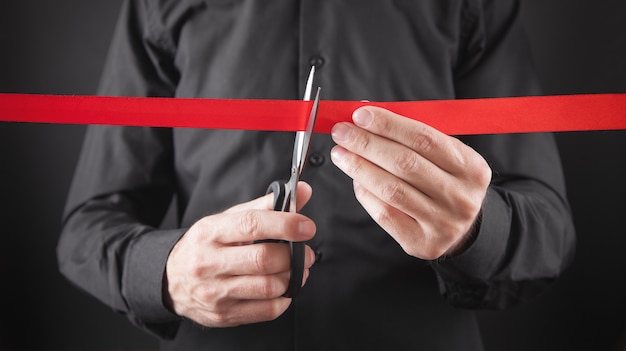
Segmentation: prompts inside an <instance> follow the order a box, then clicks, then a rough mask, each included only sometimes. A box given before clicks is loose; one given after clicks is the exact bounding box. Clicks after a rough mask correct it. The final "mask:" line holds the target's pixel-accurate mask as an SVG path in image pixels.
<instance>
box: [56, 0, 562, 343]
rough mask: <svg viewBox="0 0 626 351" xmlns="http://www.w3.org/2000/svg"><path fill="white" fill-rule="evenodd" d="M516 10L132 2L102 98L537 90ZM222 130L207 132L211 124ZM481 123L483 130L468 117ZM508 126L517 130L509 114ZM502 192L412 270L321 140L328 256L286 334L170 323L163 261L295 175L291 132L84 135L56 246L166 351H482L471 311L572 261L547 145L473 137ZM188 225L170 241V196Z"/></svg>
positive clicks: (531, 287)
mask: <svg viewBox="0 0 626 351" xmlns="http://www.w3.org/2000/svg"><path fill="white" fill-rule="evenodd" d="M518 6H519V4H518V1H514V0H498V1H478V0H450V1H441V0H420V1H410V0H394V1H391V0H332V1H331V0H323V1H320V0H302V1H291V0H289V1H288V0H272V1H254V0H160V1H148V0H130V1H126V2H125V3H124V5H123V10H122V13H121V17H120V20H119V23H118V27H117V30H116V32H115V37H114V40H113V44H112V46H111V52H110V55H109V58H108V61H107V65H106V68H105V71H104V74H103V79H102V83H101V89H100V93H101V94H103V95H128V96H174V97H197V98H259V99H261V98H262V99H299V97H300V96H302V94H303V91H302V90H303V88H304V85H305V84H304V83H305V80H306V77H307V74H308V72H309V68H310V65H315V66H317V67H318V68H319V69H318V71H317V73H316V78H315V80H316V81H315V85H317V86H321V87H323V98H324V99H335V100H364V99H365V100H371V101H398V100H428V99H453V98H472V97H497V96H516V95H532V94H537V93H538V88H537V86H538V85H537V81H536V79H535V75H534V73H533V71H532V69H531V64H530V62H529V57H528V53H527V47H526V44H525V41H524V37H523V32H522V30H521V28H520V24H519V20H518V18H517V11H518ZM206 118H211V113H210V111H207V116H206ZM468 118H471V116H468ZM502 118H503V119H504V118H506V116H502ZM462 140H463V141H464V142H465V143H467V144H468V145H470V146H471V147H473V148H474V149H475V150H477V151H478V152H479V153H481V154H482V155H483V157H485V159H486V160H487V161H488V163H489V165H490V166H491V167H492V169H493V174H494V177H493V181H492V185H491V186H490V188H489V190H488V193H487V198H486V200H485V203H484V206H483V209H482V219H481V223H480V229H479V231H478V235H477V239H476V241H475V242H474V243H473V244H472V246H471V247H470V248H469V249H468V250H467V251H466V252H464V253H462V254H460V255H459V256H457V257H452V258H447V259H445V260H439V261H436V262H426V261H423V260H419V259H417V258H414V257H411V256H409V255H407V254H406V253H405V252H404V251H403V250H402V249H401V248H400V246H399V245H398V244H397V243H396V242H395V241H394V240H393V239H392V238H391V237H390V236H389V235H388V234H387V233H385V232H384V231H383V230H382V229H381V228H380V227H379V226H378V225H377V224H376V223H375V222H374V221H373V220H372V219H371V218H370V217H369V215H368V214H367V213H366V212H365V211H364V210H363V208H362V207H361V205H360V204H359V203H358V201H357V200H356V199H355V197H354V193H353V190H352V181H351V179H349V178H348V177H347V176H346V175H345V174H343V173H342V172H341V171H340V170H339V169H337V168H336V167H334V166H333V165H332V163H331V162H328V160H329V153H330V149H331V148H332V147H333V145H334V144H333V142H332V140H331V138H330V136H328V135H320V134H316V135H314V137H313V141H312V146H311V150H312V151H311V154H310V157H309V164H310V165H309V166H308V167H306V168H305V170H304V173H303V175H302V178H303V180H305V181H307V182H308V183H309V184H310V185H311V186H312V187H313V189H314V193H313V197H312V199H311V200H310V202H309V203H308V204H307V206H306V207H305V209H304V210H303V213H304V214H305V215H307V216H309V217H310V218H312V219H313V220H314V221H315V222H316V224H317V234H316V236H315V237H314V239H313V240H311V241H310V242H309V243H308V244H309V245H310V246H311V247H312V248H313V249H314V251H316V252H317V253H318V255H319V257H320V259H319V260H318V262H317V263H316V264H315V265H314V266H313V267H312V268H311V272H310V273H311V275H310V278H309V280H308V282H307V284H306V285H305V287H304V288H303V289H302V291H301V295H300V296H299V297H298V298H296V299H295V300H294V301H293V302H292V304H291V307H290V308H289V309H288V310H287V312H285V313H284V314H283V315H282V316H281V317H279V318H278V319H277V320H275V321H270V322H265V323H258V324H251V325H244V326H240V327H233V328H213V329H208V328H202V327H199V326H197V325H195V324H193V323H192V322H190V321H188V320H186V319H182V318H180V317H178V316H175V315H174V314H172V313H171V312H170V311H169V310H167V309H166V308H165V307H164V306H163V303H162V296H161V291H162V290H161V289H162V278H163V274H164V269H165V262H166V260H167V255H168V253H169V251H170V250H171V248H172V247H173V245H174V244H175V243H176V241H177V240H178V238H180V236H181V235H183V233H184V232H185V230H186V228H188V227H189V226H191V225H192V224H193V223H194V222H195V221H197V220H198V219H200V218H202V217H203V216H205V215H207V214H210V213H215V212H218V211H222V210H224V209H225V208H228V207H229V206H232V205H235V204H238V203H241V202H245V201H249V200H251V199H253V198H256V197H258V196H261V195H263V194H264V193H265V189H266V187H267V185H268V184H269V183H270V182H271V181H273V180H275V179H282V178H285V177H286V176H287V175H288V174H289V167H290V164H289V162H290V160H291V156H290V153H291V150H292V146H293V134H292V133H278V132H276V133H274V132H255V131H233V130H229V131H225V130H200V129H163V128H131V127H128V128H124V127H107V126H93V127H90V128H89V129H88V133H87V135H86V139H85V145H84V148H83V151H82V154H81V157H80V160H79V164H78V168H77V171H76V176H75V179H74V182H73V185H72V188H71V192H70V194H69V198H68V203H67V208H66V218H65V227H64V230H63V233H62V236H61V239H60V242H59V247H58V253H59V264H60V269H61V271H62V272H63V273H64V274H65V275H66V276H67V277H68V278H69V279H70V280H72V281H73V282H75V283H76V284H77V285H79V286H80V287H82V288H83V289H85V290H86V291H88V292H89V293H91V294H93V295H94V296H96V297H97V298H99V299H100V300H102V301H103V302H104V303H106V304H107V305H109V306H111V307H112V308H113V309H114V310H116V311H119V312H121V313H124V314H125V315H127V316H128V318H129V319H130V320H131V321H132V322H133V323H135V324H137V325H139V326H141V327H142V328H145V329H146V330H147V331H150V332H152V333H155V334H156V335H158V336H159V337H160V338H161V339H162V347H163V349H165V350H253V349H254V350H352V349H385V350H418V349H424V350H447V351H450V350H480V349H482V344H481V341H480V334H479V330H478V327H477V324H476V321H475V318H474V315H473V313H472V311H471V309H475V308H505V307H508V306H511V305H515V304H517V303H519V302H521V301H525V300H527V299H529V298H531V297H533V296H534V295H535V294H536V293H537V292H539V291H541V290H543V288H544V287H545V286H546V285H547V284H548V283H549V282H550V281H552V280H553V279H555V278H556V277H558V275H559V274H560V272H561V271H562V270H563V269H564V268H565V267H566V265H567V263H568V262H569V260H570V259H571V257H572V252H573V248H574V234H573V230H572V224H571V218H570V214H569V209H568V205H567V202H566V200H565V189H564V181H563V175H562V173H561V169H560V163H559V157H558V152H557V149H556V146H555V143H554V140H553V137H552V136H551V135H548V134H515V135H489V136H468V137H464V138H462ZM174 195H175V197H174V199H175V204H176V209H177V211H176V212H177V214H178V228H177V229H159V224H160V223H161V220H162V217H163V215H164V213H165V212H166V210H167V208H168V206H169V204H170V202H171V200H172V198H173V196H174Z"/></svg>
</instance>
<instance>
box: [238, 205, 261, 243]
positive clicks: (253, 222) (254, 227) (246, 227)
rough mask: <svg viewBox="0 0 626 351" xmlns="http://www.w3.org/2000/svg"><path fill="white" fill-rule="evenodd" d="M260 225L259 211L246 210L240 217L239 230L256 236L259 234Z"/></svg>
mask: <svg viewBox="0 0 626 351" xmlns="http://www.w3.org/2000/svg"><path fill="white" fill-rule="evenodd" d="M259 227H260V219H259V213H258V212H257V211H246V212H244V214H243V215H242V216H241V217H239V230H240V231H241V232H242V233H245V234H249V235H250V236H251V237H255V236H257V235H258V232H259Z"/></svg>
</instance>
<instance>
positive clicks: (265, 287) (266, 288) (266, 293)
mask: <svg viewBox="0 0 626 351" xmlns="http://www.w3.org/2000/svg"><path fill="white" fill-rule="evenodd" d="M257 289H258V291H257V294H258V295H259V296H260V297H261V298H263V299H272V298H275V297H278V296H280V295H282V293H283V291H282V289H281V286H280V284H278V283H277V282H276V281H275V280H274V279H271V278H269V277H267V278H265V279H264V280H263V281H262V282H261V284H260V285H259V286H258V288H257Z"/></svg>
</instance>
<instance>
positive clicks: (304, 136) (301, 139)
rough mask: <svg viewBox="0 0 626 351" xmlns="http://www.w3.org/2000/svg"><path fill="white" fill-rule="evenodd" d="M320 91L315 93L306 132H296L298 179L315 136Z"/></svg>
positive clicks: (295, 162)
mask: <svg viewBox="0 0 626 351" xmlns="http://www.w3.org/2000/svg"><path fill="white" fill-rule="evenodd" d="M320 90H321V89H320V88H317V92H316V93H315V100H314V101H313V107H311V113H310V114H309V120H308V121H307V124H306V129H305V130H304V131H300V132H296V147H295V149H294V150H293V160H292V166H293V167H295V169H296V170H297V172H298V173H297V175H298V177H300V174H301V173H302V169H303V168H304V163H305V160H306V156H307V154H308V153H309V146H310V145H311V136H312V135H313V129H314V128H315V121H316V119H317V108H318V106H319V103H320Z"/></svg>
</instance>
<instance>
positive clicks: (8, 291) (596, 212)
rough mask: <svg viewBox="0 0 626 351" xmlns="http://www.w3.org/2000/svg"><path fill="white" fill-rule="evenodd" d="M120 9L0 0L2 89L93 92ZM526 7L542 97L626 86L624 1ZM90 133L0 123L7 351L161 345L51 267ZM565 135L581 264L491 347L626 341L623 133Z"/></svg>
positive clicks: (499, 320)
mask: <svg viewBox="0 0 626 351" xmlns="http://www.w3.org/2000/svg"><path fill="white" fill-rule="evenodd" d="M120 4H121V1H120V0H107V1H84V0H54V1H44V0H19V1H9V0H0V92H13V93H49V94H77V95H83V94H84V95H88V94H94V92H95V89H96V85H97V81H98V79H99V75H100V72H101V68H102V65H103V61H104V57H105V53H106V50H107V47H108V44H109V40H110V37H111V33H112V30H113V26H114V23H115V19H116V16H117V12H118V9H119V6H120ZM522 10H523V17H524V21H525V22H526V26H527V31H528V35H529V38H530V41H531V46H532V49H533V55H534V58H535V61H536V64H537V68H538V71H539V73H540V75H541V78H542V83H543V85H544V88H545V92H546V93H547V94H574V93H604V92H626V1H623V0H586V1H585V0H550V1H547V0H525V1H524V2H523V8H522ZM625 118H626V117H625ZM83 132H84V127H82V126H72V125H38V124H17V123H0V351H7V350H120V349H133V350H138V349H142V350H146V349H154V348H156V345H157V343H156V340H155V339H154V338H153V337H151V336H149V335H147V334H144V333H143V332H141V331H139V330H138V329H136V328H135V327H133V326H131V325H130V324H129V323H128V322H127V321H126V320H125V318H124V317H122V316H119V315H116V314H115V313H114V312H112V311H111V310H110V309H109V308H108V307H105V306H104V305H102V304H100V303H99V302H97V301H96V300H95V299H93V298H91V297H90V296H87V295H85V294H83V293H81V292H80V291H78V290H77V289H75V288H74V287H73V286H71V285H70V284H69V283H68V282H67V281H66V280H64V279H63V278H62V277H61V276H60V275H59V273H58V271H57V267H56V259H55V245H56V241H57V237H58V233H59V230H60V218H61V212H62V209H63V204H64V200H65V195H66V192H67V190H68V187H69V183H70V180H71V176H72V172H73V168H74V166H75V162H76V158H77V156H78V152H79V149H80V145H81V141H82V136H83ZM557 138H558V142H559V145H560V147H561V155H562V158H563V162H564V167H565V171H566V174H567V177H568V179H567V182H568V187H569V198H570V201H571V204H572V208H573V212H574V215H575V223H576V227H577V231H578V238H579V239H578V251H577V256H576V261H575V263H574V265H573V266H572V267H571V269H569V270H568V271H567V272H566V274H565V275H564V276H563V278H562V279H561V280H560V281H559V282H558V283H557V284H556V285H555V286H554V288H553V289H551V290H550V291H548V292H547V293H546V294H544V295H543V296H541V297H540V298H539V299H538V300H537V301H535V302H533V303H531V304H529V305H527V306H524V307H520V308H515V309H512V310H509V311H506V312H497V313H496V312H484V313H481V315H480V317H481V321H482V323H483V324H484V327H485V343H486V345H487V346H488V348H489V350H566V349H567V350H617V349H619V350H624V346H621V347H619V348H618V344H619V343H620V338H623V335H624V333H625V332H626V254H624V251H625V249H626V230H625V229H624V218H625V217H626V204H625V202H624V201H625V199H626V184H625V181H626V131H613V132H602V131H600V132H586V133H581V132H575V133H560V134H558V135H557ZM622 340H623V339H622ZM622 345H623V344H622Z"/></svg>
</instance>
